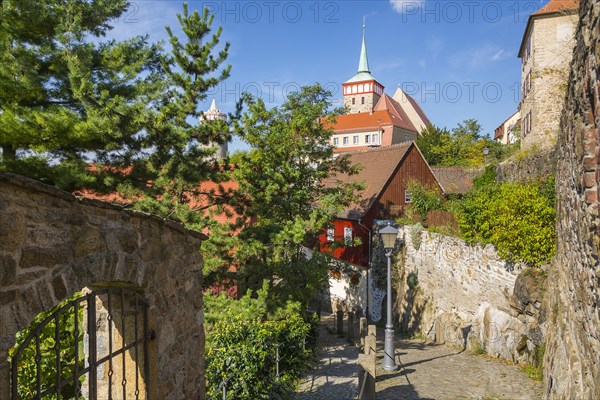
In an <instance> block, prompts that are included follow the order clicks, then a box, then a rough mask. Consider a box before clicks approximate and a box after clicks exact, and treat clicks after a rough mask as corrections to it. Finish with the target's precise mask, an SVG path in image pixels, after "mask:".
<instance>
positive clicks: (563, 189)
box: [544, 0, 600, 399]
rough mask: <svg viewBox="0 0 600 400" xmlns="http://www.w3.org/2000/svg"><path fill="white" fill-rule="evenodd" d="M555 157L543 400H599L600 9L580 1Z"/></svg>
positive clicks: (590, 1)
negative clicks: (555, 241)
mask: <svg viewBox="0 0 600 400" xmlns="http://www.w3.org/2000/svg"><path fill="white" fill-rule="evenodd" d="M579 15H580V23H579V26H578V28H577V32H576V35H575V36H576V39H577V43H576V47H575V53H574V57H573V63H572V65H571V75H570V78H569V88H568V91H567V98H566V101H565V108H564V110H563V113H562V120H561V132H560V134H559V141H558V150H557V158H558V165H557V176H556V182H557V234H558V237H559V242H558V248H557V254H556V257H555V261H554V263H553V267H552V268H551V270H550V275H549V282H550V286H549V297H548V303H547V310H548V311H547V312H548V314H549V316H548V319H549V321H550V323H549V331H548V339H547V345H546V356H545V360H544V361H545V365H544V367H545V368H544V383H545V388H546V397H547V398H550V399H600V266H599V261H598V256H599V252H600V236H599V233H600V224H599V222H600V220H599V215H598V214H599V210H598V207H599V203H598V188H599V185H598V182H599V177H600V166H599V164H600V138H599V136H598V129H599V128H600V96H599V91H600V81H599V74H600V3H599V2H598V1H596V0H583V1H582V2H581V6H580V11H579Z"/></svg>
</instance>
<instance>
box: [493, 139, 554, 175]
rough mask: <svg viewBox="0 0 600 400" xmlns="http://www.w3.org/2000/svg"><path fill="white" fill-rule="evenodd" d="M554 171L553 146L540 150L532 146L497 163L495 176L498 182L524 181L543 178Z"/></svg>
mask: <svg viewBox="0 0 600 400" xmlns="http://www.w3.org/2000/svg"><path fill="white" fill-rule="evenodd" d="M555 173H556V151H555V149H554V147H552V148H550V149H545V150H541V149H539V148H536V147H534V148H532V149H530V150H525V151H521V152H520V153H518V154H517V155H516V156H513V157H511V158H509V159H508V160H505V161H503V162H502V163H500V164H498V166H497V167H496V178H497V179H498V181H499V182H524V181H531V180H538V179H545V178H547V177H548V176H550V175H552V174H555Z"/></svg>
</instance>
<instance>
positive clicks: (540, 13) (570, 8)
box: [519, 0, 579, 57]
mask: <svg viewBox="0 0 600 400" xmlns="http://www.w3.org/2000/svg"><path fill="white" fill-rule="evenodd" d="M577 10H579V0H550V1H549V2H548V4H546V5H545V6H544V7H542V8H540V9H539V10H537V11H536V12H534V13H533V14H531V15H530V16H529V19H528V20H527V26H526V27H525V33H524V34H523V39H522V40H521V47H519V57H521V56H522V54H523V51H524V49H525V41H526V39H527V38H528V37H529V32H530V31H531V26H532V22H533V20H534V19H536V18H537V17H544V16H550V15H552V14H560V13H566V14H574V13H576V12H577ZM549 40H550V38H549Z"/></svg>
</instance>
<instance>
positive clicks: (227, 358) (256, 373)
mask: <svg viewBox="0 0 600 400" xmlns="http://www.w3.org/2000/svg"><path fill="white" fill-rule="evenodd" d="M269 303H270V300H269V282H268V281H266V280H265V281H264V282H263V287H262V289H260V290H258V291H257V292H256V295H255V296H253V294H252V292H251V291H248V293H247V294H246V295H245V296H244V297H242V298H241V299H240V300H235V299H232V298H228V297H225V296H223V295H221V296H213V295H210V294H206V295H205V309H206V380H207V393H208V394H209V395H213V394H215V393H216V392H217V390H218V388H219V385H220V384H221V383H222V382H223V381H224V380H226V379H227V378H230V377H231V379H230V380H229V381H228V383H227V393H228V394H229V396H231V397H228V398H235V399H261V398H269V399H270V398H275V399H277V398H287V396H288V395H289V393H290V392H291V390H292V389H293V388H294V385H295V383H296V380H297V379H298V378H299V377H300V374H301V373H302V371H303V370H304V368H305V366H306V365H307V364H308V361H309V358H310V356H311V354H312V351H311V350H310V349H311V348H312V346H314V345H315V344H316V332H318V319H316V317H314V318H309V319H308V321H305V320H304V318H303V314H302V307H301V306H300V303H298V302H291V301H290V302H287V303H286V305H285V306H283V307H278V308H275V309H273V310H271V311H269V307H268V305H269ZM305 343H306V348H305V346H304V344H305ZM276 346H278V347H279V358H280V363H279V372H280V375H279V377H276V355H277V350H276Z"/></svg>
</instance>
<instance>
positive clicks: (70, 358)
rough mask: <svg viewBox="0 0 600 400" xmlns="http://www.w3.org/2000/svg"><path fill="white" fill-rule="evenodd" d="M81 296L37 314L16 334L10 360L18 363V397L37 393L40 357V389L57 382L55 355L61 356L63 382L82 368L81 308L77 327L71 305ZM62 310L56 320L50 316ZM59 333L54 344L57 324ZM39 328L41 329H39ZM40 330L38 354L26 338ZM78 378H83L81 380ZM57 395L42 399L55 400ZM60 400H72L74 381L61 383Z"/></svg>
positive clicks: (33, 344) (34, 345)
mask: <svg viewBox="0 0 600 400" xmlns="http://www.w3.org/2000/svg"><path fill="white" fill-rule="evenodd" d="M80 296H81V293H76V294H75V295H73V296H72V297H71V298H69V299H67V300H65V301H63V302H61V303H60V304H58V305H57V306H55V307H53V308H51V309H50V310H48V311H45V312H42V313H40V314H38V315H37V316H36V317H35V318H34V319H33V321H32V322H31V324H29V326H28V327H27V328H25V329H23V330H22V331H19V332H18V333H17V337H16V344H15V346H14V347H13V348H11V349H10V350H9V361H11V362H13V361H14V362H17V382H18V386H17V398H18V399H32V398H34V397H35V395H36V393H37V387H38V368H37V363H36V360H37V359H38V356H39V362H40V370H39V372H40V373H39V379H40V382H39V383H40V390H41V391H44V390H46V389H50V388H52V387H53V386H54V385H55V383H56V374H57V370H56V363H57V359H56V354H57V351H58V353H59V354H60V371H61V376H62V379H63V380H66V379H68V378H72V377H73V376H74V375H75V368H76V365H77V368H78V369H79V370H82V369H83V368H84V352H83V333H84V329H83V308H81V307H80V308H79V309H78V318H77V326H75V309H74V308H73V307H72V305H70V304H69V303H71V302H72V301H73V300H74V299H77V298H79V297H80ZM59 309H62V310H63V311H62V312H60V313H59V314H58V318H57V319H56V318H54V316H53V314H54V313H55V312H56V311H57V310H59ZM57 321H58V327H59V330H60V336H59V340H58V341H56V323H57ZM40 326H41V329H40V328H38V327H40ZM36 328H37V329H39V334H38V337H39V353H38V352H37V343H36V339H35V338H33V339H32V340H28V341H26V340H27V338H28V336H29V335H30V334H31V333H32V332H33V331H34V329H36ZM76 348H78V349H79V359H76V358H75V349H76ZM17 350H19V351H20V355H19V357H18V359H14V357H15V355H16V353H17ZM80 379H83V377H82V378H80ZM58 398H59V397H58V395H57V394H53V395H48V396H44V399H50V400H51V399H58ZM60 398H61V399H62V398H67V399H75V398H77V397H76V393H75V382H74V381H73V380H71V381H70V382H69V383H67V384H64V386H62V388H61V391H60Z"/></svg>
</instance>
